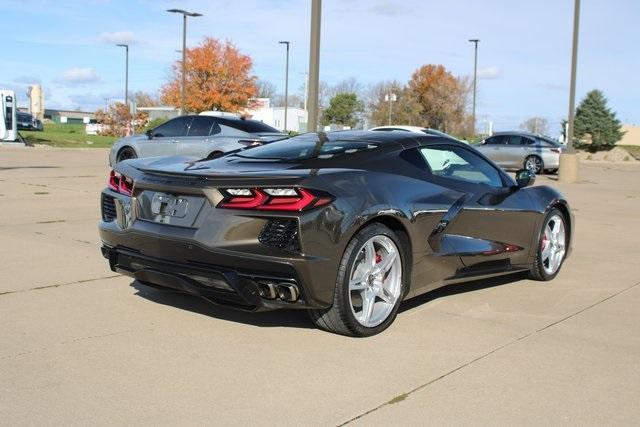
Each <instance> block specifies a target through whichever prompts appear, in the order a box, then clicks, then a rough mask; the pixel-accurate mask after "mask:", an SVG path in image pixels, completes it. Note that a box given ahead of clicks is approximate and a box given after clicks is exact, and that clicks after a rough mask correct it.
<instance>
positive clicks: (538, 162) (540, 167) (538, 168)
mask: <svg viewBox="0 0 640 427" xmlns="http://www.w3.org/2000/svg"><path fill="white" fill-rule="evenodd" d="M529 162H534V163H535V168H531V167H530V166H529ZM522 167H524V168H525V169H528V170H530V171H532V172H533V173H535V174H536V175H540V174H541V173H542V172H543V171H544V162H543V161H542V158H540V156H535V155H533V156H527V158H526V159H524V163H523V164H522Z"/></svg>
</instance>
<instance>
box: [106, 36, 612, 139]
mask: <svg viewBox="0 0 640 427" xmlns="http://www.w3.org/2000/svg"><path fill="white" fill-rule="evenodd" d="M185 69H186V72H185V81H186V85H185V91H186V105H185V110H186V112H190V113H198V112H201V111H206V110H220V111H230V112H238V113H243V112H244V111H246V109H247V108H251V107H252V106H254V104H253V103H254V102H255V99H256V98H269V99H270V100H271V105H272V106H275V107H278V106H282V105H284V103H285V102H284V101H285V100H284V96H282V95H280V94H278V93H277V90H276V86H275V85H274V84H273V83H271V82H268V81H264V80H259V79H258V77H257V76H256V75H255V74H254V73H253V61H252V59H251V57H250V56H248V55H245V54H243V53H241V52H240V51H239V49H238V48H237V47H236V46H235V45H234V44H233V43H232V42H230V41H228V40H227V41H224V42H221V41H219V40H217V39H214V38H211V37H206V38H204V39H203V41H202V42H201V43H200V44H199V45H198V46H196V47H193V48H189V49H187V51H186V64H185ZM181 82H182V63H181V61H176V62H175V63H174V64H173V65H172V69H171V72H170V74H169V76H168V78H167V82H166V83H165V84H164V85H163V86H162V87H161V88H160V90H159V94H158V95H157V96H155V95H150V94H147V93H145V92H137V93H135V94H134V99H135V102H136V104H137V105H138V106H156V105H161V104H164V105H173V106H176V107H179V106H180V103H181V92H180V91H181ZM305 89H306V88H305V86H304V85H302V86H301V87H300V88H299V89H298V93H293V94H291V95H289V97H288V100H287V101H288V102H287V104H288V105H289V106H292V107H303V105H304V99H305V94H304V92H305ZM471 92H472V85H471V81H470V79H469V78H468V77H460V76H455V75H453V74H452V73H451V72H450V71H449V70H447V69H446V68H445V67H444V66H443V65H440V64H425V65H423V66H421V67H419V68H418V69H416V70H415V71H414V72H413V73H412V74H411V76H410V77H409V79H408V80H407V81H406V82H400V81H397V80H392V81H383V82H379V83H376V84H370V85H367V86H365V85H363V84H362V83H360V82H359V81H358V80H357V79H356V78H354V77H350V78H347V79H345V80H343V81H340V82H338V83H337V84H334V85H328V84H327V83H326V82H320V93H319V103H320V109H319V110H320V113H319V114H320V116H319V119H320V122H321V123H323V124H324V125H328V124H337V125H343V126H349V127H351V128H362V127H372V126H380V125H387V124H398V125H399V124H403V125H415V126H422V127H429V128H434V129H438V130H440V131H443V132H446V133H449V134H452V135H456V136H460V137H465V138H470V137H473V136H474V124H473V123H472V117H471V114H470V113H469V110H470V108H469V107H470V105H469V104H470V98H471ZM128 114H129V113H128V108H126V107H125V108H123V107H122V106H120V107H119V106H112V107H110V108H109V110H108V111H100V112H98V113H97V116H98V117H99V121H101V120H102V122H104V123H114V127H116V128H118V132H120V130H121V129H120V128H121V127H122V126H118V123H122V122H123V121H126V120H127V119H128V120H129V121H131V120H133V121H135V123H136V126H137V127H138V128H139V127H140V126H142V125H141V123H142V122H143V118H142V116H139V117H138V118H133V117H130V114H129V116H127V115H128ZM520 127H521V128H523V129H526V130H529V131H531V132H534V133H540V134H545V133H547V132H548V121H547V120H546V119H545V118H542V117H532V118H530V119H528V120H526V121H524V122H523V123H522V124H521V126H520ZM136 130H139V129H136ZM622 135H623V134H622V132H621V131H620V122H619V121H617V119H616V118H615V113H613V112H612V111H611V110H610V109H609V108H608V107H607V105H606V98H605V97H604V95H603V94H602V92H600V91H592V92H590V93H589V94H588V95H587V97H586V98H585V100H584V101H583V102H582V103H581V105H580V106H579V107H578V109H577V115H576V125H575V136H576V143H577V145H580V144H581V143H584V144H585V145H586V144H590V147H591V149H594V147H604V148H607V147H610V146H612V145H613V144H615V142H617V141H618V140H619V139H620V138H621V137H622ZM587 136H588V138H587Z"/></svg>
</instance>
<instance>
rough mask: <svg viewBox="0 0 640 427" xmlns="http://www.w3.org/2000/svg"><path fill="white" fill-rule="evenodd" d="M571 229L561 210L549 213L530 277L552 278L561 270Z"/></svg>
mask: <svg viewBox="0 0 640 427" xmlns="http://www.w3.org/2000/svg"><path fill="white" fill-rule="evenodd" d="M568 241H569V229H568V228H567V223H566V219H565V217H564V215H563V213H562V212H560V210H558V209H556V208H553V209H551V210H550V211H549V213H547V216H546V217H545V220H544V222H543V224H542V230H540V237H539V240H538V248H537V252H536V257H535V259H534V260H533V264H532V265H531V270H530V273H529V275H530V277H531V278H532V279H535V280H544V281H546V280H551V279H553V278H554V277H556V275H557V274H558V272H559V271H560V267H562V262H563V261H564V257H565V255H566V253H567V243H568Z"/></svg>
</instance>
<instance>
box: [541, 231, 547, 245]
mask: <svg viewBox="0 0 640 427" xmlns="http://www.w3.org/2000/svg"><path fill="white" fill-rule="evenodd" d="M545 243H547V235H546V234H543V235H542V239H540V249H544V244H545Z"/></svg>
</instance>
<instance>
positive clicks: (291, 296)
mask: <svg viewBox="0 0 640 427" xmlns="http://www.w3.org/2000/svg"><path fill="white" fill-rule="evenodd" d="M258 293H259V294H260V297H262V298H264V299H271V300H273V299H280V300H282V301H285V302H295V301H297V300H298V298H299V297H300V291H299V290H298V287H297V286H296V285H294V284H291V283H286V282H281V283H275V282H269V281H260V282H258Z"/></svg>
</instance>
